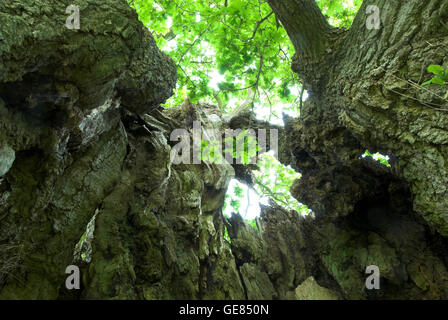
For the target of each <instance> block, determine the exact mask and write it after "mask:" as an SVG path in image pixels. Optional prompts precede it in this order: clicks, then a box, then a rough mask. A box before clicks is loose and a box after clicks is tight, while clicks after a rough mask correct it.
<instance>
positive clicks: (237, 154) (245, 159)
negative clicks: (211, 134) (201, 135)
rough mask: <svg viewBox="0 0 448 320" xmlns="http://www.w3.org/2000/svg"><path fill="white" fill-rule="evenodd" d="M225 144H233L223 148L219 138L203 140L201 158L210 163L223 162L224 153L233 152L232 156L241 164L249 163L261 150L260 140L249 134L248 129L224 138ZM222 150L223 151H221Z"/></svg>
mask: <svg viewBox="0 0 448 320" xmlns="http://www.w3.org/2000/svg"><path fill="white" fill-rule="evenodd" d="M224 142H225V144H226V145H227V144H228V145H231V146H232V149H222V146H220V145H219V144H220V141H219V140H213V141H206V140H202V141H201V160H202V161H208V162H210V163H222V162H223V161H224V156H223V155H224V154H227V153H228V154H231V155H232V157H233V158H234V159H236V160H238V161H239V163H241V164H245V165H247V164H249V163H250V162H251V160H252V159H254V157H256V156H257V152H258V151H259V150H260V147H259V145H258V141H257V140H256V138H255V137H254V136H252V135H248V130H242V131H241V132H240V133H239V134H238V135H237V136H236V137H228V138H225V139H224ZM221 150H222V152H221Z"/></svg>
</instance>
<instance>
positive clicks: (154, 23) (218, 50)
mask: <svg viewBox="0 0 448 320" xmlns="http://www.w3.org/2000/svg"><path fill="white" fill-rule="evenodd" d="M361 2H362V1H361V0H342V1H341V0H337V1H333V0H320V1H318V4H319V5H320V7H321V9H322V11H323V13H324V14H326V15H327V16H328V19H329V21H330V23H332V24H335V25H337V26H343V27H348V26H349V25H350V24H351V21H352V20H353V17H354V15H355V13H356V11H357V9H358V8H359V6H360V4H361ZM131 4H132V5H133V6H134V7H135V9H136V10H137V12H138V14H139V17H140V20H141V21H142V22H143V23H144V24H145V25H146V26H147V27H148V28H149V29H150V30H151V31H152V32H153V34H154V36H155V38H156V41H157V43H158V45H159V47H161V48H162V49H163V50H164V51H165V52H167V53H168V54H169V55H170V56H171V57H172V58H173V60H174V61H175V62H176V63H177V64H178V73H179V81H178V88H177V90H176V92H175V96H174V97H173V98H172V99H171V100H170V101H169V102H168V103H167V106H169V107H170V106H176V105H179V104H180V103H181V102H182V101H183V100H184V99H185V98H186V97H187V96H188V98H190V100H191V101H192V102H198V100H199V99H202V100H204V101H207V102H212V103H215V104H218V105H220V107H221V110H222V111H224V112H229V111H231V110H232V109H233V108H234V107H235V106H236V105H237V104H238V103H239V102H240V101H245V100H248V99H249V100H250V101H251V102H252V106H253V104H254V103H255V104H256V107H257V108H261V107H265V108H269V110H270V112H269V113H268V114H269V116H271V113H273V114H274V115H276V116H278V114H276V110H275V109H276V108H275V106H276V105H277V104H279V103H282V105H283V107H284V108H291V109H296V108H297V106H298V105H299V101H298V99H299V92H300V90H299V87H300V79H298V76H297V75H296V74H295V73H293V72H292V71H291V68H290V60H291V57H292V55H293V54H294V48H293V46H292V44H291V42H290V41H289V38H288V36H287V34H286V31H285V30H284V29H283V28H282V26H281V25H280V23H279V22H278V21H277V20H276V18H275V14H274V13H273V12H272V9H271V8H270V6H269V5H268V4H267V2H266V1H265V0H208V1H207V0H206V1H204V0H188V1H187V0H132V1H131Z"/></svg>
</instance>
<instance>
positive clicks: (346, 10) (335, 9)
mask: <svg viewBox="0 0 448 320" xmlns="http://www.w3.org/2000/svg"><path fill="white" fill-rule="evenodd" d="M317 4H318V5H319V7H320V9H321V10H322V12H323V13H324V14H325V15H326V17H327V19H328V21H329V22H330V23H331V24H332V25H334V26H337V27H343V28H349V27H350V26H351V24H352V22H353V19H354V18H355V15H356V12H358V9H359V7H360V6H361V4H362V0H349V1H341V0H318V1H317Z"/></svg>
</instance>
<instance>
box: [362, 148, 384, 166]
mask: <svg viewBox="0 0 448 320" xmlns="http://www.w3.org/2000/svg"><path fill="white" fill-rule="evenodd" d="M363 157H370V158H372V159H375V160H376V161H379V162H380V163H381V164H382V165H385V166H386V167H390V164H389V158H388V157H387V156H384V155H382V154H381V153H379V152H377V153H375V154H373V153H370V152H369V150H366V152H364V154H363Z"/></svg>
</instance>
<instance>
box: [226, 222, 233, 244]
mask: <svg viewBox="0 0 448 320" xmlns="http://www.w3.org/2000/svg"><path fill="white" fill-rule="evenodd" d="M224 239H225V240H226V241H227V242H228V243H232V239H231V238H230V236H229V231H228V230H227V227H226V226H224Z"/></svg>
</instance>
